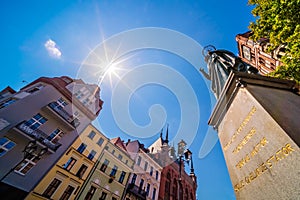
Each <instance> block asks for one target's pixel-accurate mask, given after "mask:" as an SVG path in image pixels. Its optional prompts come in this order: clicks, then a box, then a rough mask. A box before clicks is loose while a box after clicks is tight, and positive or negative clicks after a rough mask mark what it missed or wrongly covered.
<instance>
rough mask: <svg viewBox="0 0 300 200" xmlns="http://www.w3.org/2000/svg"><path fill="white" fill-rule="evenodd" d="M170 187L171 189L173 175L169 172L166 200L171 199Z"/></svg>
mask: <svg viewBox="0 0 300 200" xmlns="http://www.w3.org/2000/svg"><path fill="white" fill-rule="evenodd" d="M170 187H171V174H170V172H168V173H167V179H166V184H165V200H169V199H170Z"/></svg>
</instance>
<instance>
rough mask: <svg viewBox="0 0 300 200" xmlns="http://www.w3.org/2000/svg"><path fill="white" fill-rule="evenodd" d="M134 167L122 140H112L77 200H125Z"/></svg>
mask: <svg viewBox="0 0 300 200" xmlns="http://www.w3.org/2000/svg"><path fill="white" fill-rule="evenodd" d="M133 165H134V161H133V160H132V159H131V158H130V156H129V155H128V153H127V151H126V148H125V146H124V145H123V142H122V141H121V140H120V138H115V139H112V140H110V141H109V142H108V143H107V144H106V146H105V147H104V150H103V152H102V154H101V155H100V158H99V160H98V161H97V163H96V165H95V166H96V167H95V168H94V169H93V171H92V172H91V175H90V176H89V178H88V179H87V181H86V183H85V185H84V187H83V189H82V190H81V191H80V192H79V193H78V195H77V197H76V199H84V200H105V199H112V200H121V199H123V193H124V191H125V187H126V184H127V182H128V178H129V176H130V173H131V171H132V169H133Z"/></svg>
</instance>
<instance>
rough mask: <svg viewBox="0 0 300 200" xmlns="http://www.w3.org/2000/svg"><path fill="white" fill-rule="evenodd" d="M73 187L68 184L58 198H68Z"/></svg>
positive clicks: (66, 199) (64, 199) (65, 199)
mask: <svg viewBox="0 0 300 200" xmlns="http://www.w3.org/2000/svg"><path fill="white" fill-rule="evenodd" d="M74 189H75V188H74V187H72V186H71V185H68V187H67V189H66V190H65V191H64V193H63V194H62V195H61V197H60V199H59V200H68V199H69V197H70V196H71V195H72V192H73V191H74Z"/></svg>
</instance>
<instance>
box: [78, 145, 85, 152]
mask: <svg viewBox="0 0 300 200" xmlns="http://www.w3.org/2000/svg"><path fill="white" fill-rule="evenodd" d="M85 148H86V144H84V143H81V145H80V146H79V147H78V149H77V151H78V152H79V153H82V152H83V151H84V150H85Z"/></svg>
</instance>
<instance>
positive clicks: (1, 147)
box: [0, 137, 16, 157]
mask: <svg viewBox="0 0 300 200" xmlns="http://www.w3.org/2000/svg"><path fill="white" fill-rule="evenodd" d="M1 140H6V141H4V142H3V143H2V142H1ZM0 142H1V143H2V144H0V157H2V156H4V155H5V154H7V152H9V151H10V150H11V149H13V148H14V147H15V146H16V143H15V142H14V141H12V140H10V139H8V138H7V137H2V138H0ZM9 144H10V145H12V146H11V147H10V148H7V145H9Z"/></svg>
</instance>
